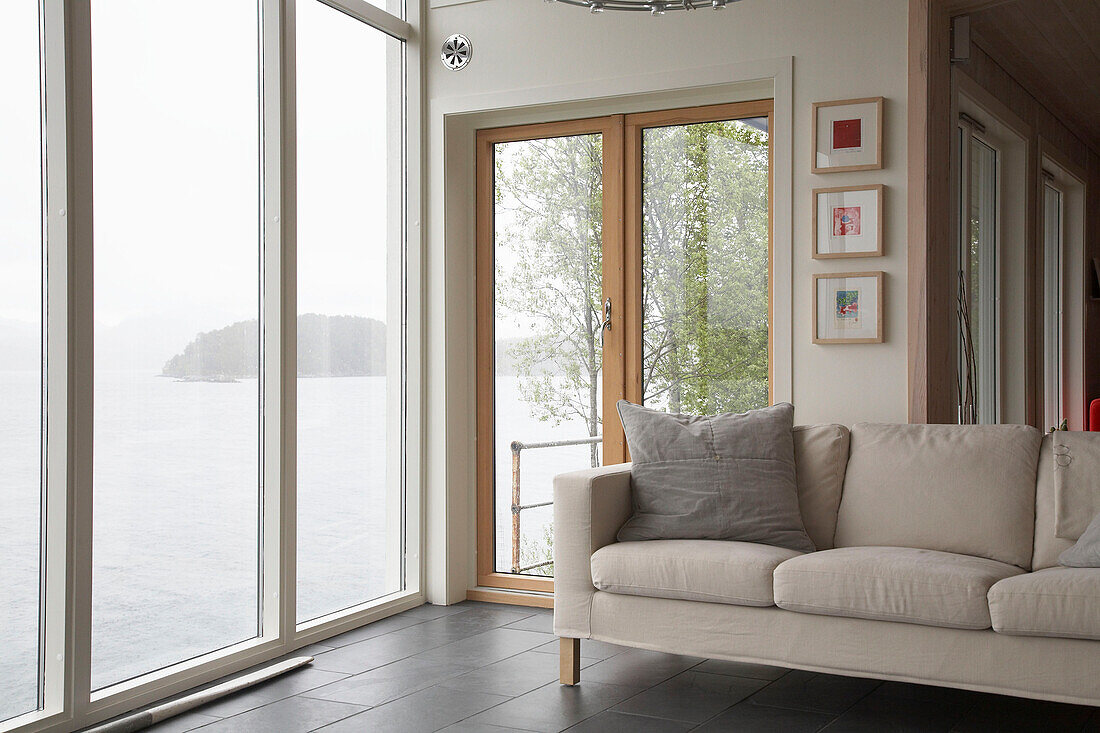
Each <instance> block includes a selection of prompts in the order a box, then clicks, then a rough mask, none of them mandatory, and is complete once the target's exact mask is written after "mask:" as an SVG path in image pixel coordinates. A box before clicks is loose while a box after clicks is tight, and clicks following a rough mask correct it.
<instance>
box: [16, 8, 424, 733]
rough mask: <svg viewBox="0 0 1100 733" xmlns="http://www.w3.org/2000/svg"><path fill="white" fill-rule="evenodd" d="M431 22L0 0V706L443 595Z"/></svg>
mask: <svg viewBox="0 0 1100 733" xmlns="http://www.w3.org/2000/svg"><path fill="white" fill-rule="evenodd" d="M418 17H419V9H418V8H416V7H414V8H412V9H410V11H409V12H408V14H407V13H406V10H405V8H404V3H402V2H397V0H387V1H386V2H369V3H368V2H364V1H363V0H217V1H215V0H198V1H196V2H190V3H185V4H182V5H181V4H179V3H172V2H167V1H166V0H92V1H91V2H88V3H69V2H64V1H63V0H13V1H12V2H5V3H0V405H2V406H3V410H2V411H0V412H2V414H0V505H2V507H3V511H0V588H2V589H3V590H2V592H0V613H2V614H3V619H4V622H3V624H0V648H2V649H3V652H4V653H3V655H0V690H2V691H3V693H4V694H3V696H2V698H0V731H8V730H23V729H34V730H36V731H39V730H43V731H48V730H53V729H61V728H65V729H70V730H71V729H75V728H80V727H83V726H85V725H87V724H89V723H93V722H95V721H97V720H102V719H104V718H107V717H110V716H112V715H115V714H117V713H120V712H123V711H125V710H128V709H132V708H133V707H135V706H137V705H141V704H145V703H147V702H150V701H153V700H155V699H157V698H158V697H163V696H166V695H170V694H174V693H175V692H178V691H181V690H183V689H186V688H188V687H191V686H193V685H195V684H198V683H201V682H204V681H207V680H210V679H213V678H215V677H218V676H221V675H223V674H225V673H228V672H232V671H234V670H237V669H243V668H245V667H247V666H250V665H252V664H256V663H258V662H261V661H264V660H265V659H269V658H272V657H275V656H277V655H280V654H284V653H286V652H287V651H290V650H291V649H294V648H296V647H299V646H302V645H305V644H307V643H310V642H312V641H316V640H318V639H321V638H324V637H325V636H327V635H331V634H334V633H337V632H339V631H341V630H345V629H347V628H351V627H354V626H356V625H359V624H362V623H365V622H367V621H370V620H372V619H375V618H379V617H381V616H384V615H387V614H389V613H393V612H395V611H398V610H401V609H403V608H406V607H409V606H411V605H415V604H416V603H418V602H420V598H421V596H420V590H419V560H418V559H417V558H418V557H419V555H420V553H419V543H420V538H419V525H420V523H419V521H418V520H417V519H416V517H415V516H414V517H413V518H412V519H410V518H409V513H410V512H412V513H415V512H416V511H417V506H418V503H417V501H416V494H417V491H416V488H415V487H409V486H407V480H406V477H407V475H408V470H407V467H408V466H415V465H416V464H417V462H418V459H417V457H416V455H415V451H416V450H418V445H417V443H416V441H415V439H414V440H407V439H406V436H407V435H409V434H411V435H413V436H414V438H415V435H416V427H415V423H414V424H413V425H412V426H411V427H410V425H409V423H410V420H409V417H408V416H407V414H406V404H407V393H408V391H409V390H414V389H416V388H417V382H416V380H412V381H410V380H409V379H408V378H407V376H406V375H407V366H406V365H407V364H408V362H409V359H410V352H409V350H408V349H407V346H406V345H407V344H408V343H409V337H410V334H409V332H408V331H409V328H412V329H416V324H415V323H413V324H412V326H411V327H410V326H409V325H408V319H407V313H406V303H408V302H410V300H412V301H415V293H414V294H413V295H412V296H410V289H411V288H417V287H418V281H417V279H416V278H415V277H412V278H410V277H408V276H407V274H406V273H407V271H410V272H411V270H408V268H407V267H406V263H407V260H408V255H407V252H408V246H407V244H408V237H407V232H408V230H409V227H408V225H407V221H406V216H407V212H409V211H410V210H411V209H412V208H413V207H412V206H411V205H410V203H409V196H408V191H409V189H410V186H412V187H415V186H417V185H418V183H417V180H416V176H415V175H413V176H410V175H409V171H416V170H417V165H418V164H417V161H418V160H419V158H418V156H419V147H418V142H417V141H418V140H419V136H418V135H416V134H412V135H410V134H409V132H408V130H407V126H408V125H410V124H418V120H419V116H418V110H417V104H418V102H417V100H418V97H419V95H418V93H417V92H416V85H418V83H419V82H418V79H419V64H418V62H416V61H415V59H417V58H418V50H417V48H416V46H415V41H414V40H413V36H414V34H413V28H414V24H415V22H416V21H417V19H418ZM410 55H411V57H412V59H413V62H412V63H410V62H409V61H408V60H407V57H408V56H410ZM410 91H411V93H410ZM410 141H411V147H410ZM412 336H414V337H418V334H417V332H415V331H414V333H413V334H412ZM414 356H415V354H414ZM410 492H411V498H410ZM410 558H411V559H410Z"/></svg>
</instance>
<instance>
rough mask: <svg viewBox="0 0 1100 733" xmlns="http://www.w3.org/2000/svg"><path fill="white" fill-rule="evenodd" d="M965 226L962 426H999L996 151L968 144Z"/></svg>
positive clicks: (973, 141)
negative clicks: (980, 424)
mask: <svg viewBox="0 0 1100 733" xmlns="http://www.w3.org/2000/svg"><path fill="white" fill-rule="evenodd" d="M968 147H969V158H970V160H969V168H968V170H967V183H968V185H967V191H966V194H967V195H968V202H969V203H968V207H969V216H968V217H967V220H966V221H967V222H968V224H969V226H968V228H967V231H965V232H964V239H963V244H964V246H963V248H962V260H961V262H960V269H961V272H962V276H961V278H960V280H961V286H962V287H964V288H965V292H964V297H963V299H962V300H961V302H960V313H959V316H960V317H959V324H960V329H961V338H960V350H961V352H962V353H961V356H960V365H961V380H960V386H961V394H962V396H963V397H962V404H963V410H962V413H963V421H964V422H978V423H983V424H989V423H996V422H997V421H998V414H999V410H998V408H999V405H998V402H999V400H998V387H997V369H998V363H997V361H998V360H997V301H996V297H997V266H998V265H997V239H996V237H997V151H996V150H994V149H993V148H991V147H989V146H988V145H986V144H985V143H983V142H982V141H981V140H978V139H977V138H974V137H971V138H970V139H969V141H968Z"/></svg>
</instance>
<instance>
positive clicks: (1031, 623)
mask: <svg viewBox="0 0 1100 733" xmlns="http://www.w3.org/2000/svg"><path fill="white" fill-rule="evenodd" d="M989 614H990V616H991V617H992V619H993V629H994V630H996V631H999V632H1001V633H1002V634H1012V635H1014V636H1061V637H1065V638H1069V639H1097V640H1100V568H1047V569H1046V570H1039V571H1036V572H1034V573H1026V574H1023V575H1017V576H1015V577H1012V578H1006V579H1004V580H1001V581H999V582H998V583H996V584H994V585H993V587H992V588H990V589H989Z"/></svg>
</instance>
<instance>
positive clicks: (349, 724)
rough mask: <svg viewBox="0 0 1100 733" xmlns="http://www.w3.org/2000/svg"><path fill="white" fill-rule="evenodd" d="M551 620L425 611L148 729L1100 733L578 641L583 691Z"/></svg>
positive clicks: (1054, 715) (527, 612)
mask: <svg viewBox="0 0 1100 733" xmlns="http://www.w3.org/2000/svg"><path fill="white" fill-rule="evenodd" d="M552 619H553V617H552V614H551V612H550V611H547V610H543V609H528V608H517V607H514V606H498V605H493V604H486V603H471V602H467V603H461V604H458V605H456V606H448V607H441V606H421V607H420V608H415V609H413V610H411V611H406V612H405V613H403V614H400V615H398V616H393V617H391V618H388V619H385V620H383V621H379V622H377V623H374V624H371V625H369V626H365V627H363V628H361V629H356V630H354V631H349V632H347V633H345V634H342V635H341V636H337V637H334V638H332V639H328V640H326V641H324V642H322V643H320V644H315V645H312V646H310V647H309V648H308V650H303V651H306V652H307V653H309V654H313V655H315V656H316V660H315V661H314V663H313V664H312V665H311V666H309V667H306V668H303V669H301V670H297V671H295V672H292V673H290V674H288V675H284V676H283V677H280V678H278V679H276V680H274V681H272V682H268V683H266V684H264V685H262V686H259V687H254V688H252V689H251V690H247V691H244V692H241V693H238V694H236V695H233V696H231V697H227V698H223V699H222V700H219V701H217V702H214V703H210V704H208V705H204V706H203V707H201V708H198V709H196V710H194V711H192V712H190V713H186V714H184V715H182V716H179V717H177V718H174V719H172V720H169V721H165V722H164V723H161V724H160V725H157V726H154V727H152V728H149V729H148V730H149V731H151V733H184V732H185V731H192V730H199V731H202V733H222V732H226V733H253V732H255V733H307V732H311V731H319V732H320V733H359V732H360V731H363V732H368V731H369V732H371V733H374V732H378V733H384V732H385V731H400V732H401V733H418V732H419V731H423V732H424V733H430V732H431V731H448V733H503V732H504V731H561V730H570V731H576V732H588V733H592V732H595V733H616V732H618V731H622V732H623V733H665V732H666V731H667V732H670V733H680V732H681V731H701V732H703V733H718V732H719V731H739V732H742V731H744V732H754V731H763V732H766V733H772V732H773V731H775V732H780V733H798V732H800V731H806V733H810V732H811V731H823V732H824V733H848V732H855V731H869V732H872V733H880V732H893V731H897V732H898V733H909V732H910V731H913V732H921V733H923V732H926V731H942V732H944V733H948V732H957V733H970V732H971V731H1043V732H1046V731H1074V732H1075V733H1077V732H1096V733H1100V709H1097V708H1089V707H1080V706H1074V705H1065V704H1060V703H1050V702H1040V701H1035V700H1022V699H1018V698H1011V697H1000V696H997V695H987V694H982V693H974V692H965V691H960V690H949V689H944V688H938V687H927V686H922V685H909V684H902V683H898V682H878V681H875V680H866V679H858V678H854V677H840V676H836V675H827V674H814V673H810V672H800V671H788V670H784V669H780V668H777V667H767V666H763V665H757V664H742V663H737V662H724V661H719V660H703V659H696V658H694V657H684V656H677V655H673V654H662V653H659V652H651V651H643V650H638V649H628V648H625V647H620V646H616V645H614V644H606V643H602V642H582V645H581V664H582V667H583V669H582V672H581V684H580V685H579V686H578V687H562V686H560V685H559V684H558V681H557V676H558V660H557V650H558V645H557V641H556V639H555V638H554V637H553V634H552ZM300 653H301V652H299V654H300ZM297 655H298V654H295V655H293V656H297Z"/></svg>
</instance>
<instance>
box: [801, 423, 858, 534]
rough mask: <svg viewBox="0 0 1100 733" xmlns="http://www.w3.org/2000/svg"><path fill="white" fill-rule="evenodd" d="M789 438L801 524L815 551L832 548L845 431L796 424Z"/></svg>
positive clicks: (845, 448)
mask: <svg viewBox="0 0 1100 733" xmlns="http://www.w3.org/2000/svg"><path fill="white" fill-rule="evenodd" d="M791 435H793V436H794V463H795V480H796V481H797V482H798V508H799V511H800V512H801V513H802V524H803V525H805V527H806V534H808V535H810V539H811V540H813V543H814V546H815V547H817V549H819V550H828V549H831V548H832V546H833V535H834V534H836V512H837V509H838V508H839V507H840V492H841V490H842V489H843V488H844V468H845V466H847V465H848V428H846V427H844V426H843V425H796V426H795V428H794V430H793V431H791Z"/></svg>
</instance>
